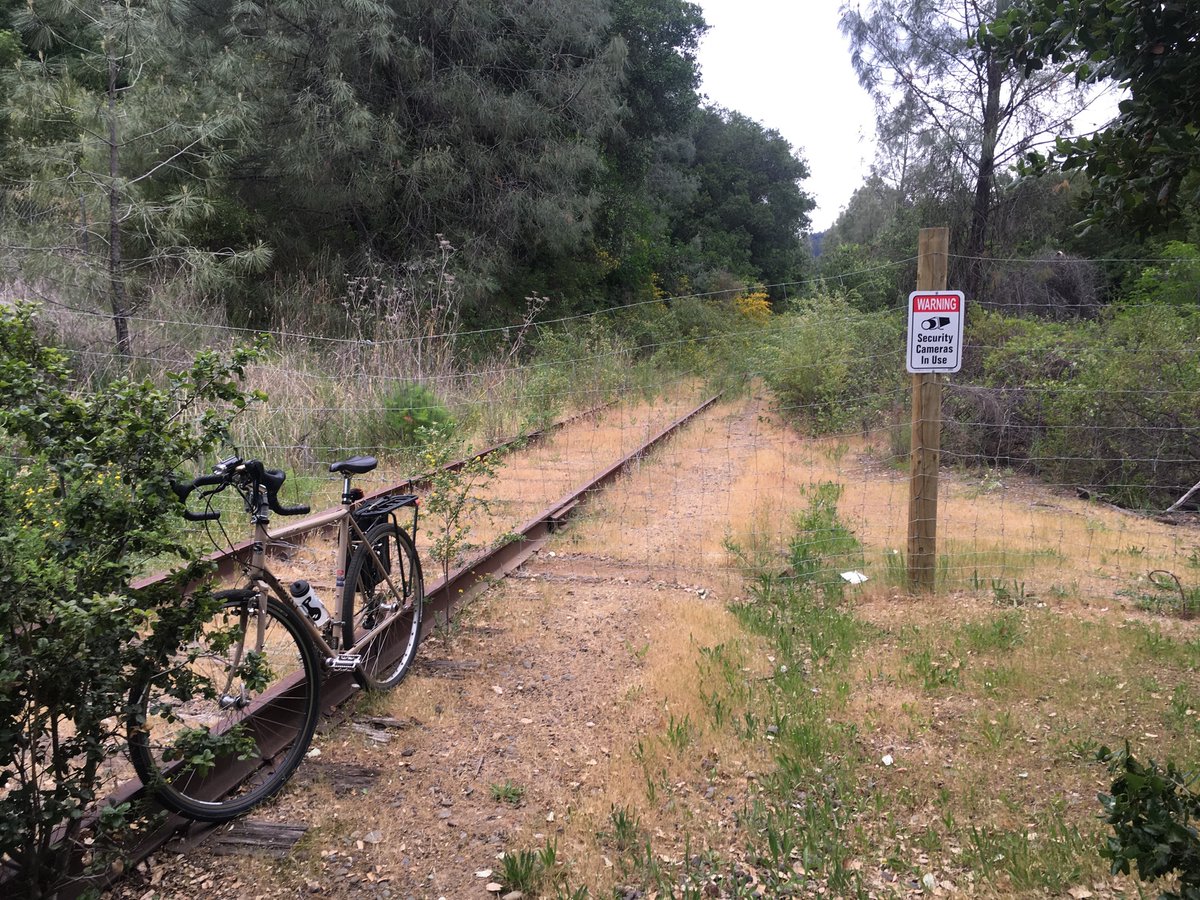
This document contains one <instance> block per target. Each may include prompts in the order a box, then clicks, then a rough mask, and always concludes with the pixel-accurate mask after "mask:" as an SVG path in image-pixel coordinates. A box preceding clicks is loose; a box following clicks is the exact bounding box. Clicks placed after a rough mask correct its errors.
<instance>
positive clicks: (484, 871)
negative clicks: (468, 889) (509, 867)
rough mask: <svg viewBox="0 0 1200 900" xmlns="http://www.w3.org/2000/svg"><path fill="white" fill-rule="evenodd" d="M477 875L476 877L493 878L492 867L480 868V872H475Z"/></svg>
mask: <svg viewBox="0 0 1200 900" xmlns="http://www.w3.org/2000/svg"><path fill="white" fill-rule="evenodd" d="M475 877H476V878H491V877H492V870H491V869H480V870H479V871H478V872H476V873H475Z"/></svg>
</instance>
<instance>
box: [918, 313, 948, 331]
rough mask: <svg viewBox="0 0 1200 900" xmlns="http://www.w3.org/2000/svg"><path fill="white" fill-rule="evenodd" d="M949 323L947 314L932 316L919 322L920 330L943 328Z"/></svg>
mask: <svg viewBox="0 0 1200 900" xmlns="http://www.w3.org/2000/svg"><path fill="white" fill-rule="evenodd" d="M949 324H950V317H949V316H934V317H933V318H930V319H926V320H925V321H924V322H922V323H921V330H922V331H933V330H935V329H938V328H945V327H946V326H947V325H949Z"/></svg>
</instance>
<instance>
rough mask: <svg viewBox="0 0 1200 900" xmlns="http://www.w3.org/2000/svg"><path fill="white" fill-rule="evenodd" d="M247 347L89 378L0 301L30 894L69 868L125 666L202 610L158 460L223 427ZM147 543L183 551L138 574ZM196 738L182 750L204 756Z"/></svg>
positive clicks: (9, 572) (24, 869)
mask: <svg viewBox="0 0 1200 900" xmlns="http://www.w3.org/2000/svg"><path fill="white" fill-rule="evenodd" d="M253 358H254V352H253V351H250V350H236V351H234V353H233V354H232V356H231V358H230V359H229V360H222V359H220V358H218V357H217V356H215V355H213V354H209V353H203V354H201V355H200V356H199V357H197V359H196V362H195V365H194V366H193V367H192V369H191V370H190V371H188V372H183V373H179V374H176V375H172V376H170V377H169V378H168V379H167V383H166V384H165V385H163V386H158V385H155V384H153V383H151V382H149V381H145V382H134V381H131V380H128V379H116V380H114V381H112V382H110V383H109V384H108V385H106V386H105V387H104V388H103V389H102V390H99V391H97V392H95V393H88V392H85V391H81V390H79V389H78V387H77V386H76V385H74V384H73V383H72V382H71V381H70V379H69V378H68V374H67V367H66V357H65V356H64V355H63V354H62V353H60V352H58V351H57V350H53V349H50V348H48V347H45V346H43V345H42V344H41V342H40V341H39V339H38V337H37V334H36V331H35V325H34V320H33V314H32V310H31V308H30V307H27V306H23V305H18V306H16V307H15V308H14V307H0V446H3V447H4V448H5V451H6V455H5V456H4V457H3V459H0V480H2V481H3V482H4V484H5V486H6V487H5V490H4V491H2V492H0V623H2V624H0V686H2V688H3V689H2V690H0V789H2V790H0V856H4V857H5V858H6V859H7V860H10V861H11V862H12V864H14V865H15V867H16V868H17V870H18V872H19V873H20V874H19V879H20V880H21V884H22V886H23V887H24V888H26V889H27V890H29V891H30V892H32V893H35V894H36V893H38V892H40V891H44V890H47V889H49V888H50V887H51V886H52V885H53V884H54V883H55V882H56V881H57V879H59V878H60V877H62V878H65V877H67V875H68V866H67V863H66V859H67V855H68V854H69V852H70V850H71V848H72V847H73V846H74V845H75V842H76V840H77V839H78V838H79V836H80V828H81V823H82V818H83V816H84V814H85V812H86V811H87V810H88V809H90V808H91V807H92V806H93V804H94V803H95V802H96V801H97V800H98V799H99V798H100V797H101V796H102V793H103V791H104V790H105V789H106V788H107V787H111V785H109V784H106V782H105V778H106V768H105V765H104V764H105V761H106V760H107V759H108V757H109V756H110V755H111V753H112V752H113V750H114V748H115V747H117V746H119V745H120V743H121V740H122V738H123V726H124V723H125V714H126V712H127V710H126V704H127V703H128V701H129V695H130V689H131V687H132V685H133V684H134V683H136V681H137V680H138V674H139V672H141V671H144V670H146V669H147V668H152V669H157V668H159V667H161V659H162V658H163V657H164V656H165V655H166V654H167V653H168V652H170V651H171V650H173V649H174V648H175V647H176V646H178V644H179V643H180V642H182V641H186V640H188V639H190V638H192V637H194V636H195V635H196V633H197V630H198V629H199V628H200V626H201V624H202V623H203V622H204V621H206V620H207V619H208V617H209V614H210V613H211V612H212V610H213V601H212V600H211V597H210V596H209V595H208V594H207V593H205V592H199V593H198V594H195V595H192V596H189V597H188V598H186V599H181V598H182V597H183V586H184V585H186V584H188V583H190V582H192V581H194V580H195V579H197V578H199V577H201V576H202V575H203V574H204V573H205V572H206V571H207V567H206V566H204V565H202V564H200V563H199V562H197V561H196V557H195V556H194V555H193V554H191V553H189V552H188V550H187V548H185V547H182V546H180V544H179V542H178V541H177V540H176V539H175V538H174V536H173V532H174V529H175V522H176V518H177V516H178V512H179V501H178V499H177V498H176V497H175V494H174V493H173V491H172V490H171V489H170V485H169V482H168V473H169V472H170V470H171V469H173V468H175V467H176V466H179V465H181V464H183V463H185V462H186V461H188V460H192V459H195V458H197V457H200V456H202V455H204V454H206V453H208V452H209V451H210V450H212V449H213V448H214V447H215V446H217V444H218V443H219V442H220V441H221V440H222V439H223V437H224V435H225V433H226V428H227V426H228V424H229V422H230V419H231V418H232V416H234V415H236V414H237V413H238V412H239V411H241V410H242V409H243V408H245V406H246V405H247V403H248V402H249V401H250V400H251V399H252V398H250V397H248V396H247V395H245V394H243V393H242V392H241V390H240V389H239V387H238V381H239V379H240V377H241V376H242V374H243V372H244V369H245V366H246V364H247V363H248V362H249V361H250V360H251V359H253ZM149 558H154V559H156V560H159V561H161V560H163V559H170V560H174V561H177V562H178V563H179V564H181V568H179V570H178V571H177V572H176V574H175V575H174V576H173V577H172V578H169V579H168V580H167V581H166V582H164V583H162V584H158V585H154V586H152V587H147V588H140V589H134V588H133V587H131V581H132V579H133V577H134V576H135V575H136V574H138V572H139V568H140V566H141V564H142V563H143V562H144V561H145V560H147V559H149ZM207 749H211V748H205V747H201V746H199V745H196V746H192V745H189V746H186V747H185V746H181V747H180V752H181V754H184V755H187V756H189V757H195V759H194V764H195V765H197V766H199V767H204V766H205V765H206V764H207V763H206V759H207V756H206V752H207ZM140 814H141V811H140V810H136V809H133V808H126V809H125V810H123V811H110V812H108V813H106V816H107V818H106V820H105V821H106V824H107V826H111V827H112V828H116V827H117V826H118V825H119V824H120V822H122V821H125V820H127V819H132V818H134V817H135V816H137V815H140ZM93 862H94V863H95V865H97V866H103V865H105V864H106V860H105V859H104V858H103V854H102V853H97V854H96V855H95V856H94V857H93Z"/></svg>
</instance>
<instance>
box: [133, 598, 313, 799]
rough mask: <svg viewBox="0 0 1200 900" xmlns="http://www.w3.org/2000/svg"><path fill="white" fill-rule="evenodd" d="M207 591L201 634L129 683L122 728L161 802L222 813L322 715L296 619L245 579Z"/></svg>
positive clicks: (295, 751) (273, 786)
mask: <svg viewBox="0 0 1200 900" xmlns="http://www.w3.org/2000/svg"><path fill="white" fill-rule="evenodd" d="M215 598H216V599H218V600H220V601H222V602H221V606H220V608H219V609H218V610H217V612H216V613H215V614H214V615H213V617H212V619H211V620H209V622H208V623H207V624H206V625H205V626H204V628H203V630H202V631H201V633H200V636H199V638H198V639H197V640H196V641H194V642H191V643H189V644H188V645H186V646H183V647H180V648H179V650H178V651H177V652H176V653H175V654H174V655H173V656H172V657H171V658H170V659H169V660H167V661H166V665H164V666H163V667H162V669H161V670H160V671H159V672H157V673H155V674H154V675H152V676H150V677H147V678H146V679H144V680H143V681H142V682H141V683H139V684H138V685H137V686H136V687H135V688H134V691H133V694H132V695H131V698H130V713H129V721H128V732H129V756H130V759H131V761H132V762H133V766H134V768H135V769H136V770H137V773H138V775H139V776H140V777H141V779H142V783H143V784H145V785H146V786H147V787H148V788H150V789H151V790H152V791H154V792H155V794H156V795H157V797H158V799H159V801H160V802H161V803H162V804H163V805H164V806H166V807H167V808H169V809H172V810H174V811H175V812H178V813H182V814H183V815H185V816H190V817H191V818H193V819H200V820H202V821H207V822H224V821H227V820H229V819H233V818H236V817H237V816H240V815H242V814H243V813H245V812H247V811H248V810H250V809H251V808H252V807H254V806H255V805H257V804H259V803H261V802H263V801H264V800H266V799H267V798H269V797H271V796H272V795H274V794H275V793H276V791H278V790H279V789H280V788H281V787H283V785H284V783H285V782H286V781H287V780H288V778H289V777H290V776H291V774H292V772H293V771H295V769H296V767H297V766H298V765H299V764H300V762H301V760H302V759H303V757H304V753H305V751H306V750H307V749H308V745H309V742H310V741H311V740H312V735H313V730H314V729H315V728H316V725H317V719H318V718H319V716H320V706H319V691H320V668H319V664H318V659H317V653H316V650H315V649H314V647H313V645H312V642H311V641H310V640H309V639H308V636H307V634H305V632H304V630H303V628H304V625H303V623H301V622H299V621H298V620H297V618H296V615H295V613H293V612H292V611H291V610H290V609H288V608H287V607H286V606H284V605H283V604H282V603H280V602H279V601H278V600H276V599H274V598H271V599H270V600H268V601H267V603H266V606H265V610H264V609H262V608H261V604H260V600H259V595H258V593H257V592H256V591H254V590H252V589H244V590H235V591H221V592H219V593H217V594H216V595H215ZM260 630H261V633H262V640H261V642H260V640H259V634H260Z"/></svg>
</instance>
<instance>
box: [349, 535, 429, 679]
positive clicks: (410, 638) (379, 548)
mask: <svg viewBox="0 0 1200 900" xmlns="http://www.w3.org/2000/svg"><path fill="white" fill-rule="evenodd" d="M424 603H425V586H424V582H423V581H422V579H421V562H420V560H419V559H418V558H417V549H416V547H414V546H413V542H412V538H410V537H409V536H408V533H407V532H405V531H404V530H403V529H401V528H400V527H398V526H397V525H396V524H395V523H394V522H380V523H379V524H377V525H374V526H372V527H371V528H369V529H368V530H367V533H366V540H365V541H363V542H361V543H360V544H359V546H358V547H357V548H356V549H355V551H354V553H353V554H352V555H351V557H350V562H349V563H347V565H346V602H345V608H344V609H343V610H342V619H343V622H344V624H343V626H342V628H343V638H344V642H345V646H346V647H347V648H351V647H353V648H354V651H353V652H355V653H357V654H359V656H360V661H359V669H358V676H359V678H360V679H361V680H362V682H363V684H365V685H366V686H367V687H368V688H371V689H373V690H382V689H384V688H390V687H393V686H394V685H395V684H396V683H397V682H399V681H400V679H401V678H403V677H404V675H405V674H406V673H407V672H408V670H409V667H411V666H412V663H413V659H415V658H416V655H417V643H418V642H419V641H420V639H421V608H422V606H423V605H424ZM381 626H386V627H381ZM359 645H360V646H359Z"/></svg>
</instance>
